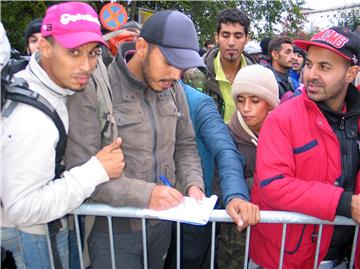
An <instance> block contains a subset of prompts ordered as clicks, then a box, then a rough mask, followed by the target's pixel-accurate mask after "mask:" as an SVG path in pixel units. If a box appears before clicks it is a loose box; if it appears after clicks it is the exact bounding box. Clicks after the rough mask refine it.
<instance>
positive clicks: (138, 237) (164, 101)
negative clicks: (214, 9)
mask: <svg viewBox="0 0 360 269" xmlns="http://www.w3.org/2000/svg"><path fill="white" fill-rule="evenodd" d="M198 49H199V47H198V40H197V34H196V30H195V27H194V25H193V23H192V21H191V20H190V19H189V18H188V17H187V16H186V15H184V14H182V13H180V12H178V11H162V12H159V13H156V14H155V15H153V16H152V17H150V18H149V20H147V21H146V22H145V24H144V25H143V27H142V30H141V32H140V36H139V38H138V39H137V40H136V41H135V42H128V43H123V44H121V45H120V47H119V51H118V55H117V56H116V58H115V59H114V61H113V62H112V63H111V64H110V65H109V67H108V72H109V77H110V83H111V87H112V90H113V108H114V116H115V121H116V124H117V127H118V132H119V135H120V136H121V137H122V138H123V145H122V149H123V151H124V155H125V156H126V168H125V170H124V173H123V174H122V176H121V177H120V179H118V180H115V181H114V184H103V185H101V186H99V188H97V190H96V191H95V193H94V194H93V197H92V198H93V199H94V200H96V201H99V202H104V203H108V204H110V205H113V206H132V207H141V208H150V209H156V210H163V209H168V208H171V207H175V206H177V205H179V204H180V203H181V202H182V201H183V199H184V197H183V195H188V196H191V197H195V198H196V199H198V200H200V199H202V198H203V197H204V193H203V189H204V183H203V175H202V169H201V164H200V159H199V155H198V151H197V148H196V144H195V140H194V137H195V135H194V131H193V128H192V124H191V120H190V116H189V111H188V107H187V103H186V99H185V96H184V92H183V89H182V87H181V85H180V84H179V83H178V82H177V80H179V79H180V75H181V72H182V70H186V69H188V68H192V67H203V66H204V63H203V61H202V60H201V58H200V56H199V54H198ZM131 54H133V55H132V57H131V58H130V57H129V55H131ZM129 58H130V60H129V61H128V62H126V60H124V59H129ZM160 176H162V178H164V177H166V178H168V180H169V184H168V185H169V186H166V185H165V184H164V183H163V182H162V181H161V180H160V179H159V178H160ZM113 223H114V225H113V229H114V244H115V260H116V261H115V263H116V267H117V268H131V269H133V268H143V255H142V253H143V252H142V251H143V247H142V231H141V221H140V220H134V219H119V218H116V219H114V220H113ZM108 236H109V235H108V225H107V220H106V219H104V218H101V217H97V218H96V220H95V223H94V227H93V230H92V232H91V234H90V238H89V251H90V258H91V261H92V268H110V267H111V259H110V248H109V247H108V246H109V243H108V238H109V237H108ZM170 239H171V222H164V221H158V220H149V221H148V222H147V249H148V266H149V268H162V267H163V264H164V260H165V258H166V254H167V250H168V247H169V244H170Z"/></svg>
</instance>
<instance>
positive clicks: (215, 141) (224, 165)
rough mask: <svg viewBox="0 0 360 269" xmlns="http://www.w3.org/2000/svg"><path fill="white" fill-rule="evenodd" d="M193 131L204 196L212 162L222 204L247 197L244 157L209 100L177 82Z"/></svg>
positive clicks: (210, 181)
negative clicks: (202, 177) (188, 112)
mask: <svg viewBox="0 0 360 269" xmlns="http://www.w3.org/2000/svg"><path fill="white" fill-rule="evenodd" d="M181 84H182V86H183V89H184V92H185V96H186V100H187V102H188V106H189V111H190V117H191V121H192V123H193V128H194V131H195V134H196V143H197V145H198V149H199V154H200V157H201V164H202V170H203V174H204V182H205V190H206V196H210V195H211V194H212V193H213V190H212V186H213V177H214V165H215V164H216V166H217V168H218V173H219V178H220V187H221V191H222V195H223V200H224V203H225V204H227V203H228V202H229V201H230V200H231V199H232V198H234V197H239V198H242V199H245V200H249V199H250V196H249V191H248V188H247V185H246V183H245V179H244V172H243V165H244V159H243V157H242V156H241V154H240V153H239V151H238V150H237V149H236V146H235V144H234V142H233V139H232V137H231V135H230V132H229V129H228V127H227V126H226V125H225V123H224V121H223V119H222V118H221V116H220V114H219V112H218V110H217V108H216V105H215V103H214V101H213V99H212V98H211V97H210V96H208V95H205V94H203V93H201V92H199V91H197V90H195V89H194V88H192V87H190V86H189V85H186V84H185V83H183V82H181Z"/></svg>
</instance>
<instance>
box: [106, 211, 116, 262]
mask: <svg viewBox="0 0 360 269" xmlns="http://www.w3.org/2000/svg"><path fill="white" fill-rule="evenodd" d="M107 220H108V229H109V241H110V254H111V267H112V268H113V269H115V268H116V264H115V252H114V234H113V228H112V217H110V216H107Z"/></svg>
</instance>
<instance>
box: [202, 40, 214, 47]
mask: <svg viewBox="0 0 360 269" xmlns="http://www.w3.org/2000/svg"><path fill="white" fill-rule="evenodd" d="M211 44H215V43H214V41H213V40H211V39H208V40H206V41H205V43H204V47H205V48H206V47H207V46H208V45H211Z"/></svg>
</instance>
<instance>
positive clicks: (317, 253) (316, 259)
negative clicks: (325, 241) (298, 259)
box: [314, 224, 323, 269]
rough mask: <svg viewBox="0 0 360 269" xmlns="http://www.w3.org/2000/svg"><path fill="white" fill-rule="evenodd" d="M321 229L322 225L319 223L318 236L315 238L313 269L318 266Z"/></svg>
mask: <svg viewBox="0 0 360 269" xmlns="http://www.w3.org/2000/svg"><path fill="white" fill-rule="evenodd" d="M322 230H323V225H322V224H320V225H319V232H318V238H317V240H316V250H315V260H314V269H316V268H317V267H318V262H319V253H320V243H321V236H322Z"/></svg>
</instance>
